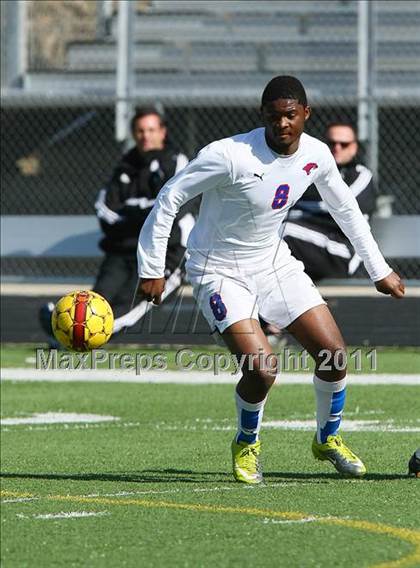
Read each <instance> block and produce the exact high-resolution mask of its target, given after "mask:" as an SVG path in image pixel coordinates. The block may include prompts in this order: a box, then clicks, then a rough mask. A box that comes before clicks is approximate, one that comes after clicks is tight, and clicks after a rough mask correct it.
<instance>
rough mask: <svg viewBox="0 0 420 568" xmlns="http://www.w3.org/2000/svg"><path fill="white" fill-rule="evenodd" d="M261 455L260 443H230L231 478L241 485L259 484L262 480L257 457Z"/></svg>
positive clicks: (234, 441)
mask: <svg viewBox="0 0 420 568" xmlns="http://www.w3.org/2000/svg"><path fill="white" fill-rule="evenodd" d="M260 453H261V442H260V441H257V442H255V443H254V444H247V443H246V442H238V443H237V442H236V440H235V439H234V440H233V442H232V462H233V477H234V478H235V479H236V481H240V482H242V483H252V484H256V483H261V481H262V480H263V476H262V471H261V466H260V463H259V461H258V456H259V455H260Z"/></svg>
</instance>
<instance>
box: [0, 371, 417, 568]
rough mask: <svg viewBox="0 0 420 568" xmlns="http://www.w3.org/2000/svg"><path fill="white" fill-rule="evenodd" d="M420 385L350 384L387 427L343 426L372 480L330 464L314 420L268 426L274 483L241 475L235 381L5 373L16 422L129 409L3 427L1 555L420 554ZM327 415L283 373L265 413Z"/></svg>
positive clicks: (135, 562) (91, 558)
mask: <svg viewBox="0 0 420 568" xmlns="http://www.w3.org/2000/svg"><path fill="white" fill-rule="evenodd" d="M6 375H7V371H6ZM419 396H420V388H419V387H417V386H398V385H394V386H376V385H375V386H373V385H371V386H350V387H349V393H348V402H347V406H346V411H347V415H346V416H347V418H348V419H350V420H357V421H359V422H360V423H363V424H364V423H366V422H369V423H370V424H371V426H372V428H373V430H372V431H352V432H349V433H347V434H346V432H343V435H344V438H345V440H346V441H347V442H348V443H349V445H350V446H351V447H352V448H353V449H354V450H355V451H356V452H357V453H358V454H359V455H360V456H361V457H362V458H363V460H364V461H365V463H366V466H367V468H368V475H367V476H366V478H365V479H363V480H348V479H342V478H340V477H339V475H338V474H336V473H335V470H334V469H333V467H332V466H331V464H325V463H320V462H316V461H315V460H314V459H313V458H312V455H311V452H310V444H311V439H312V435H313V434H312V432H311V431H301V430H290V429H289V430H279V429H276V428H269V427H264V428H263V433H262V442H263V465H264V472H265V484H264V485H262V486H258V487H248V486H242V485H239V484H236V483H235V482H234V481H233V479H232V476H231V464H230V449H229V446H230V442H231V439H232V436H233V434H234V431H235V410H234V400H233V386H232V385H172V384H165V385H150V384H127V383H125V384H118V383H112V384H110V383H94V384H88V383H60V382H58V383H47V382H38V383H31V382H17V383H13V382H12V381H4V382H3V383H2V410H1V413H2V417H3V418H5V417H6V418H25V417H28V416H31V415H32V414H33V413H45V412H61V413H64V412H66V413H85V414H92V413H94V414H99V415H108V416H114V417H117V418H119V420H117V421H114V422H108V423H106V422H102V423H95V424H90V423H87V422H86V421H85V422H83V421H82V423H80V424H33V425H28V424H27V425H7V424H5V425H4V427H3V431H2V439H1V442H2V444H1V451H2V455H1V458H2V459H1V466H2V467H1V469H2V491H3V493H2V499H3V503H2V509H1V513H2V524H1V527H2V531H1V538H2V547H1V554H2V565H4V566H5V567H24V566H28V567H29V566H42V567H49V566H63V567H64V566H89V567H96V566H97V567H102V566H106V567H108V566H109V567H111V566H112V567H114V566H133V567H137V566H152V567H154V566H156V567H160V566H162V567H167V566H183V567H198V566H200V567H201V566H203V567H214V566H218V567H219V566H220V567H232V566H238V567H248V566H249V567H253V568H255V567H259V566H264V567H265V566H269V567H271V566H273V567H274V566H275V567H278V566H288V567H289V566H290V567H299V568H300V567H315V566H318V567H327V568H328V567H330V566H331V567H343V568H344V567H345V568H352V567H361V566H362V567H364V566H366V567H367V566H375V565H378V564H383V565H384V566H387V565H388V563H390V562H392V561H397V560H401V562H402V563H401V564H395V566H400V565H401V566H419V565H420V553H419V552H418V553H417V556H416V555H415V553H414V550H415V542H417V546H420V531H418V528H419V516H418V510H419V507H418V504H419V495H420V485H419V483H420V480H416V479H414V478H408V477H407V461H408V458H409V457H410V455H411V454H412V452H413V451H414V450H415V449H416V447H417V446H418V445H419V428H420V410H419V405H418V400H419ZM313 416H314V395H313V391H312V388H311V387H310V386H309V385H280V386H278V387H276V388H274V389H272V392H271V394H270V398H269V401H268V403H267V405H266V411H265V416H264V420H265V421H266V422H267V421H284V420H295V421H306V420H309V419H312V418H313ZM22 499H29V500H22ZM65 513H67V514H69V513H73V515H80V514H85V515H87V514H89V513H98V514H99V515H98V516H84V517H80V516H79V517H78V516H75V517H67V518H66V517H63V514H65ZM57 514H58V515H61V517H55V518H54V517H48V516H49V515H57ZM355 521H362V522H361V524H359V525H356V524H355ZM387 527H388V528H387ZM389 527H391V528H389ZM404 528H407V529H410V531H411V532H408V533H407V532H404V531H403V530H401V529H404ZM416 530H417V532H415V531H416ZM407 539H408V540H407ZM416 539H417V540H416ZM404 558H408V560H407V562H406V561H404V560H403V559H404ZM404 562H405V563H404ZM390 566H391V565H390Z"/></svg>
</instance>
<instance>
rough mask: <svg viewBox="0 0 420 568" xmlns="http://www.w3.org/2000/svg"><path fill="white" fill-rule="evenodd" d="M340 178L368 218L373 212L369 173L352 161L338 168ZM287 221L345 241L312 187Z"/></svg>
mask: <svg viewBox="0 0 420 568" xmlns="http://www.w3.org/2000/svg"><path fill="white" fill-rule="evenodd" d="M338 169H339V171H340V174H341V177H342V178H343V180H344V181H345V182H346V183H347V185H348V186H349V188H350V191H352V192H353V194H354V196H355V197H356V199H357V202H358V204H359V207H360V209H361V211H362V213H364V214H365V216H366V217H367V218H368V217H369V216H370V215H371V214H372V213H373V211H374V210H375V188H374V185H373V181H372V172H371V171H370V170H369V169H368V168H367V167H366V166H363V165H362V164H360V163H358V162H357V161H356V160H353V161H351V162H349V163H348V164H346V165H345V166H338ZM288 220H289V221H292V222H296V223H297V224H299V225H304V226H308V227H310V228H311V229H313V230H318V231H320V232H322V233H324V234H329V235H330V236H331V237H332V238H336V239H337V240H339V241H347V238H346V236H345V235H344V233H343V232H342V231H341V229H340V227H339V226H338V225H337V223H336V222H335V221H334V219H333V218H332V217H331V215H330V214H329V213H328V209H327V207H326V205H325V203H324V202H323V201H322V199H321V196H320V195H319V193H318V190H317V189H316V187H315V185H311V186H310V187H308V189H307V190H306V192H305V193H304V194H303V196H302V197H301V199H300V200H299V201H298V202H297V203H296V205H295V206H294V207H293V209H292V210H291V212H290V216H289V219H288ZM347 242H348V241H347Z"/></svg>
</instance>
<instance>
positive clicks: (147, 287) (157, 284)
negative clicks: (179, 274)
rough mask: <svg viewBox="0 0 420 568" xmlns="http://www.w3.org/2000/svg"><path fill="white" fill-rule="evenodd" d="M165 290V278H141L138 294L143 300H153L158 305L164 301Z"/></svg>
mask: <svg viewBox="0 0 420 568" xmlns="http://www.w3.org/2000/svg"><path fill="white" fill-rule="evenodd" d="M164 290H165V278H140V284H139V286H138V289H137V295H138V296H139V298H140V299H141V300H147V301H148V302H153V303H154V304H155V305H156V306H158V305H159V304H160V303H161V302H162V294H163V291H164Z"/></svg>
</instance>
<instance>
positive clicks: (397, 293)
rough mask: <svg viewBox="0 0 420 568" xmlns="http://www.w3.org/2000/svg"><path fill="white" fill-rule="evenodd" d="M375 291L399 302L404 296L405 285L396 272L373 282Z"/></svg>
mask: <svg viewBox="0 0 420 568" xmlns="http://www.w3.org/2000/svg"><path fill="white" fill-rule="evenodd" d="M375 286H376V289H377V290H378V292H381V293H382V294H388V295H391V296H392V297H393V298H397V299H398V300H400V299H401V298H403V297H404V294H405V285H404V282H403V281H402V279H401V278H400V277H399V276H398V274H397V273H396V272H391V274H389V275H388V276H386V277H385V278H382V280H378V281H377V282H375Z"/></svg>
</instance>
